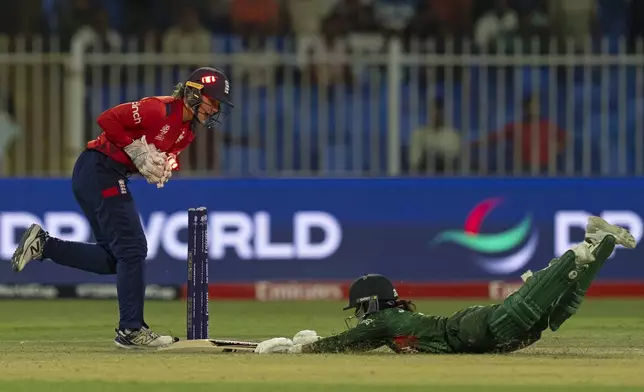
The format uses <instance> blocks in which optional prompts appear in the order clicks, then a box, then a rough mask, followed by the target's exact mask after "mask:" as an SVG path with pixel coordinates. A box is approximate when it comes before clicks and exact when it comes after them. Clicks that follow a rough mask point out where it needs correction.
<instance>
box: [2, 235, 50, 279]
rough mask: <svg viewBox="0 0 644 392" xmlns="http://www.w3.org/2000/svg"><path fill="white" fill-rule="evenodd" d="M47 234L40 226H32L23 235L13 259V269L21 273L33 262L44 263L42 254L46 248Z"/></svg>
mask: <svg viewBox="0 0 644 392" xmlns="http://www.w3.org/2000/svg"><path fill="white" fill-rule="evenodd" d="M45 240H46V233H45V231H44V230H43V229H42V227H40V225H37V224H35V223H34V224H33V225H31V226H30V227H29V228H28V229H27V231H25V234H23V235H22V238H21V239H20V243H19V244H18V248H16V251H15V252H14V253H13V257H12V258H11V267H12V268H13V270H14V271H16V272H20V271H22V270H23V269H24V268H25V266H26V265H27V264H28V263H29V262H30V261H32V260H39V261H42V258H43V257H42V252H43V248H44V246H45Z"/></svg>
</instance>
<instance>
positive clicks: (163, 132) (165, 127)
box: [154, 124, 170, 142]
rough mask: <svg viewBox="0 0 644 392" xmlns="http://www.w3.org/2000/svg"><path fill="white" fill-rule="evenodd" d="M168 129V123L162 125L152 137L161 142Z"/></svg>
mask: <svg viewBox="0 0 644 392" xmlns="http://www.w3.org/2000/svg"><path fill="white" fill-rule="evenodd" d="M169 130H170V126H169V125H168V124H166V125H164V126H163V128H161V129H159V134H158V135H157V136H156V137H155V138H154V139H155V140H158V141H160V142H162V141H163V139H165V135H166V134H167V133H168V131H169Z"/></svg>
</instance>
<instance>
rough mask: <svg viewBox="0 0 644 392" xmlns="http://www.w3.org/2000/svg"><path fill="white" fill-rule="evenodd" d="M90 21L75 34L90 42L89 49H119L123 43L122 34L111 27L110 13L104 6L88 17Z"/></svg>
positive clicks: (101, 50)
mask: <svg viewBox="0 0 644 392" xmlns="http://www.w3.org/2000/svg"><path fill="white" fill-rule="evenodd" d="M86 21H89V23H87V24H85V25H83V27H81V28H80V29H79V30H78V31H77V32H76V34H75V36H77V37H82V38H83V39H87V40H89V42H90V45H89V49H88V50H90V51H91V50H95V51H98V52H103V51H105V52H107V51H119V50H120V49H121V47H122V45H123V40H122V38H121V35H120V34H119V33H118V32H117V31H116V30H115V29H113V28H112V27H111V25H110V15H109V13H108V12H107V10H105V9H103V8H99V9H96V10H94V11H93V12H92V14H91V16H90V17H89V18H88V19H86Z"/></svg>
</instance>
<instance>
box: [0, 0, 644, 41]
mask: <svg viewBox="0 0 644 392" xmlns="http://www.w3.org/2000/svg"><path fill="white" fill-rule="evenodd" d="M0 18H1V23H0V33H5V34H11V35H15V34H26V35H33V34H37V35H43V36H51V35H55V36H58V37H61V38H62V40H63V42H69V39H70V37H71V36H73V35H74V34H76V33H78V32H79V31H84V32H85V33H88V34H89V33H92V34H97V35H98V36H99V37H100V38H101V39H102V40H103V41H105V42H106V43H107V44H109V45H111V46H118V45H120V44H121V41H122V39H123V37H128V36H138V37H154V38H156V39H158V44H159V46H160V47H162V48H163V50H165V51H177V50H179V48H181V50H182V51H208V50H209V49H210V47H211V46H210V41H211V40H210V38H211V37H212V36H213V35H236V36H241V37H245V38H251V37H270V36H282V37H284V36H288V37H298V36H311V35H315V34H320V35H323V36H324V37H325V38H326V39H327V41H333V40H334V39H335V38H338V37H342V36H346V35H347V34H349V33H377V34H379V35H381V36H384V37H391V36H398V37H401V38H403V39H405V38H410V37H424V38H431V37H433V38H437V42H439V43H440V42H441V38H444V37H454V38H456V39H457V41H458V40H459V39H461V38H466V39H469V40H471V41H472V42H474V43H475V45H476V46H477V47H478V48H479V49H485V50H500V49H508V48H511V46H512V45H513V42H515V41H516V38H521V37H531V38H532V37H539V38H550V37H556V38H561V39H572V40H574V42H575V44H576V45H583V42H585V41H586V40H587V38H588V37H595V38H597V37H600V36H605V35H623V36H628V37H630V38H632V39H633V38H636V37H639V36H642V34H643V32H644V0H565V1H563V0H23V1H21V2H18V3H17V4H16V3H14V4H13V5H12V6H11V7H5V8H4V9H3V13H2V14H1V15H0ZM251 41H252V40H251Z"/></svg>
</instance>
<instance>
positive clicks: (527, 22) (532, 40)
mask: <svg viewBox="0 0 644 392" xmlns="http://www.w3.org/2000/svg"><path fill="white" fill-rule="evenodd" d="M515 7H516V8H517V15H518V17H519V24H518V26H517V31H516V33H517V37H518V38H519V39H520V40H519V44H520V45H521V47H519V48H517V47H513V48H512V49H513V52H514V51H519V52H523V53H529V54H535V53H541V54H546V53H547V52H548V50H549V45H550V37H551V33H550V19H549V16H548V14H547V11H546V5H545V4H544V2H543V1H540V0H516V1H515ZM515 42H516V41H515Z"/></svg>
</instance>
